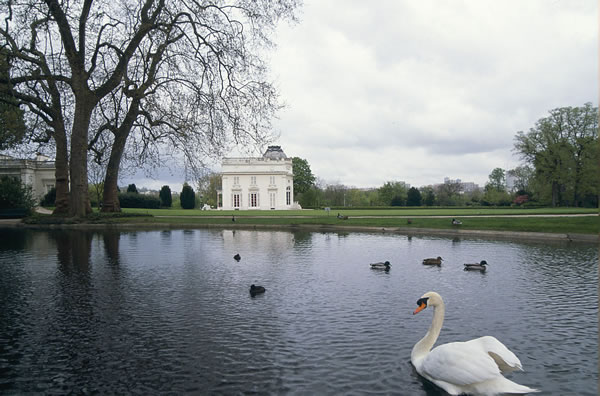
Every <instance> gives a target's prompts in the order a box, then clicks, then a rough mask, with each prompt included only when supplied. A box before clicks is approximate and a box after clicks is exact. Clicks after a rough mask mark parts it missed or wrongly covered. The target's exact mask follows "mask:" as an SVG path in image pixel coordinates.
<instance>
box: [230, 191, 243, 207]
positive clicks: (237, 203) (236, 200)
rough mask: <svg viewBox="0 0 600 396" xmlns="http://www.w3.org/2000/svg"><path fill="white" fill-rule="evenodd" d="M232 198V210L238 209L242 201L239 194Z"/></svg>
mask: <svg viewBox="0 0 600 396" xmlns="http://www.w3.org/2000/svg"><path fill="white" fill-rule="evenodd" d="M232 198H233V207H234V208H239V207H240V206H242V199H241V196H240V194H233V196H232Z"/></svg>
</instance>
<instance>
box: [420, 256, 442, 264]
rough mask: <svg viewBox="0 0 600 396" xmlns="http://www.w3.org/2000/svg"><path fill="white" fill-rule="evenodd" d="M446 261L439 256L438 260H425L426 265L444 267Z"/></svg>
mask: <svg viewBox="0 0 600 396" xmlns="http://www.w3.org/2000/svg"><path fill="white" fill-rule="evenodd" d="M443 260H444V259H443V258H441V257H440V256H438V257H437V258H426V259H423V264H424V265H442V261H443Z"/></svg>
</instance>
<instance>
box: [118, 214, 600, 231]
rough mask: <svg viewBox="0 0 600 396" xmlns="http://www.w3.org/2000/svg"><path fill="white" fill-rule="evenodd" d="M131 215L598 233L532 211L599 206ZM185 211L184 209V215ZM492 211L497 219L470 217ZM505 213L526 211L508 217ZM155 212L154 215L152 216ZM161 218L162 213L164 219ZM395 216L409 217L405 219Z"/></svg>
mask: <svg viewBox="0 0 600 396" xmlns="http://www.w3.org/2000/svg"><path fill="white" fill-rule="evenodd" d="M124 211H126V212H129V213H140V214H141V213H148V214H151V215H154V216H155V217H143V218H133V219H127V218H123V219H118V220H116V221H119V222H137V223H140V222H142V223H161V224H178V225H184V224H189V225H194V224H195V225H201V224H202V225H208V224H221V225H223V224H232V221H231V216H232V215H235V219H236V221H235V224H243V225H253V224H260V225H296V224H297V225H299V224H311V225H336V226H366V227H386V228H392V227H407V228H411V227H412V228H433V229H455V228H456V227H459V228H460V229H463V230H496V231H527V232H552V233H580V234H598V233H599V232H600V222H599V218H598V216H585V217H545V216H533V217H531V216H532V215H549V214H553V215H558V214H597V213H598V211H597V209H592V210H590V209H578V208H548V209H528V210H523V209H456V210H452V209H421V210H419V209H390V210H371V211H369V210H356V211H351V210H348V211H344V212H340V213H342V214H345V215H348V216H349V218H348V220H340V219H338V218H337V217H336V216H335V215H336V214H337V212H336V213H335V214H329V216H328V215H327V213H324V211H316V210H302V211H235V212H233V211H232V212H228V211H197V210H164V209H163V210H142V209H124ZM182 212H183V213H182ZM476 215H484V216H485V215H491V216H498V217H469V216H476ZM507 215H528V216H519V217H509V216H507ZM156 216H158V217H156ZM162 216H165V217H162ZM397 216H409V217H410V220H411V224H408V221H407V218H405V217H397ZM432 216H453V217H456V218H459V219H460V220H461V221H462V225H460V226H453V225H452V224H451V221H450V219H449V218H437V217H432Z"/></svg>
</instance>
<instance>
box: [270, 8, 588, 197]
mask: <svg viewBox="0 0 600 396" xmlns="http://www.w3.org/2000/svg"><path fill="white" fill-rule="evenodd" d="M596 7H597V5H596V2H592V1H574V2H572V1H560V0H557V1H545V0H538V1H531V0H530V1H527V2H522V1H516V0H513V1H504V2H498V1H492V0H483V1H482V0H465V1H462V2H440V1H435V0H430V1H419V2H415V1H380V2H362V1H346V0H344V1H327V2H321V1H316V0H314V1H306V4H305V7H304V12H303V15H302V16H301V22H300V24H299V25H297V26H291V27H290V26H282V27H281V28H280V29H279V34H278V36H277V38H276V41H277V42H278V45H279V49H278V52H277V53H276V54H275V55H274V56H273V58H272V59H273V64H272V67H273V71H274V73H275V76H276V80H277V81H278V83H279V86H280V90H281V94H282V96H283V97H284V98H285V100H286V102H287V103H288V105H289V107H288V108H287V109H285V110H284V111H283V112H282V113H281V115H280V121H279V122H278V128H279V130H280V132H281V138H280V140H279V144H281V145H282V146H283V148H284V150H285V151H286V153H287V154H288V155H293V156H299V157H302V158H306V159H307V160H308V162H309V164H310V165H311V169H312V171H313V173H315V174H316V175H317V176H319V177H321V178H323V179H325V180H330V181H338V182H340V183H343V184H347V185H357V186H378V185H381V184H382V183H383V182H385V181H387V180H404V181H407V182H409V183H411V184H413V185H424V184H430V183H438V182H441V181H443V178H444V177H445V176H448V177H451V178H461V179H462V180H464V181H475V182H477V183H479V184H482V185H483V184H484V183H485V182H486V181H487V178H488V175H489V173H490V172H491V170H492V169H493V168H495V167H501V168H506V169H510V168H513V167H515V166H516V165H518V159H517V158H516V157H514V156H513V155H512V151H511V150H512V148H513V138H514V136H515V134H516V133H517V131H519V130H527V129H528V128H530V127H532V126H533V125H534V123H535V121H536V120H538V119H539V118H541V117H544V116H545V115H546V114H547V111H548V110H550V109H552V108H556V107H562V106H579V105H582V104H583V103H585V102H588V101H592V102H594V103H595V102H597V99H596V95H597V86H598V80H597V73H596V70H597V47H596V45H597V36H598V28H597V21H596V16H597V8H596Z"/></svg>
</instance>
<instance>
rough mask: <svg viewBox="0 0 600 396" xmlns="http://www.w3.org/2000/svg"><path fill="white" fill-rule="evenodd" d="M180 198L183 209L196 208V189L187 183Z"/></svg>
mask: <svg viewBox="0 0 600 396" xmlns="http://www.w3.org/2000/svg"><path fill="white" fill-rule="evenodd" d="M179 200H180V201H181V207H182V208H183V209H194V207H195V205H196V194H195V193H194V189H193V188H192V187H190V186H189V185H188V184H187V183H185V184H184V185H183V189H182V190H181V194H180V195H179Z"/></svg>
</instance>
